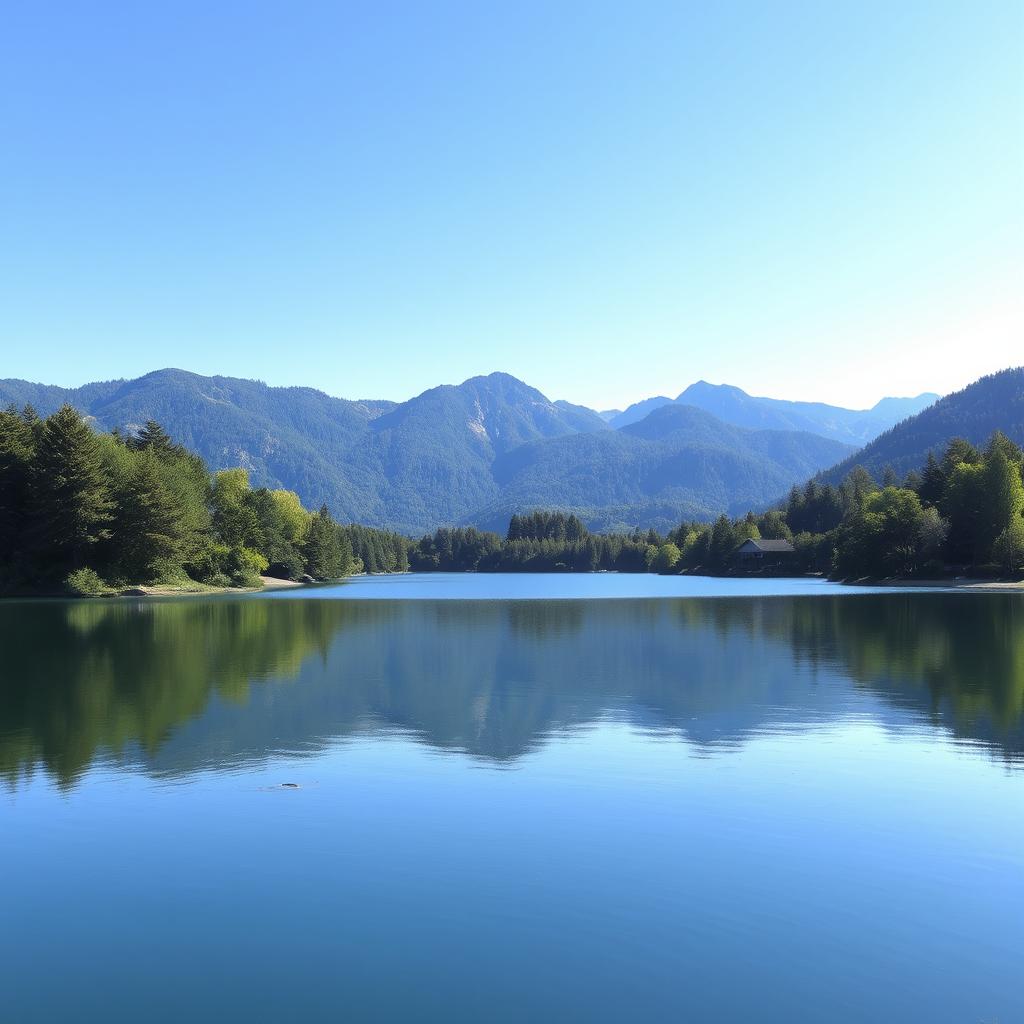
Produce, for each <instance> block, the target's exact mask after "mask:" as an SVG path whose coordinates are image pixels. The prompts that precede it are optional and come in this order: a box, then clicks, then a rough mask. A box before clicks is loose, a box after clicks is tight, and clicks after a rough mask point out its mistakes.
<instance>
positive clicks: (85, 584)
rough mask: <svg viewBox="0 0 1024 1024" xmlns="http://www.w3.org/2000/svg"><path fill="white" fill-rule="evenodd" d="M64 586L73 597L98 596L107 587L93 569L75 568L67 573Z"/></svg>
mask: <svg viewBox="0 0 1024 1024" xmlns="http://www.w3.org/2000/svg"><path fill="white" fill-rule="evenodd" d="M64 587H65V589H66V590H67V592H68V593H69V594H73V595H74V596H75V597H99V596H100V595H101V594H104V593H106V591H107V590H108V589H109V588H108V587H107V585H106V583H104V582H103V580H101V579H100V578H99V576H98V575H97V573H96V572H95V570H93V569H76V570H75V571H74V572H72V573H69V574H68V577H67V579H65V580H64Z"/></svg>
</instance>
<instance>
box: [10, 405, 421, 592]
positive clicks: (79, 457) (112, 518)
mask: <svg viewBox="0 0 1024 1024" xmlns="http://www.w3.org/2000/svg"><path fill="white" fill-rule="evenodd" d="M406 547H407V542H406V541H405V539H404V538H399V537H397V535H394V534H390V533H386V532H384V531H379V530H373V529H370V528H368V527H363V526H342V525H340V524H338V523H336V522H335V521H334V520H333V519H332V517H331V515H330V512H329V511H328V510H327V508H326V506H324V507H322V508H320V509H319V510H318V511H315V512H311V511H309V510H307V509H305V508H303V506H302V503H301V502H300V500H299V498H298V496H297V495H296V494H295V493H294V492H292V491H286V490H270V489H268V488H264V487H261V488H253V487H251V486H250V483H249V475H248V473H247V471H246V470H244V469H225V470H221V471H219V472H216V473H210V472H209V470H208V469H207V467H206V465H205V463H204V462H203V460H202V459H201V458H200V457H199V456H198V455H195V454H193V453H191V452H189V451H187V450H186V449H185V448H184V447H183V446H181V445H178V444H175V443H174V442H173V441H172V439H171V438H170V437H169V436H168V435H167V433H166V432H165V431H164V430H163V428H162V427H161V426H160V425H159V424H158V423H156V422H154V421H150V422H148V423H147V424H146V425H145V427H143V428H142V430H140V431H139V432H138V433H137V434H131V435H129V434H124V433H121V432H118V431H114V432H112V433H109V434H98V433H96V432H94V431H93V430H92V429H91V427H90V426H89V424H88V423H86V421H85V420H84V419H83V418H82V416H81V415H80V414H79V413H78V412H77V411H76V410H75V409H73V408H72V407H71V406H70V405H65V406H63V407H62V408H60V409H59V410H58V411H57V412H55V413H54V414H53V415H51V416H49V417H47V418H46V419H41V418H40V417H39V416H38V415H36V413H35V412H34V411H33V410H32V408H31V407H26V408H25V409H23V410H21V411H19V410H17V409H14V408H8V409H6V410H3V411H0V590H2V591H7V592H11V591H20V590H39V589H56V588H57V587H58V586H60V585H63V586H64V587H65V588H66V589H68V590H70V591H72V592H74V593H83V594H88V593H101V592H105V591H107V590H110V589H119V588H123V587H125V586H131V585H138V584H153V585H162V586H171V587H184V588H189V587H190V586H194V585H195V584H197V583H198V584H205V585H209V586H214V587H252V586H258V585H259V582H260V580H259V577H260V576H261V575H271V576H276V577H279V578H282V579H299V578H301V577H303V576H310V577H312V578H314V579H332V578H336V577H340V576H345V575H348V574H349V573H353V572H360V571H362V570H363V568H364V567H367V568H368V569H369V571H382V570H395V569H400V568H403V567H404V566H405V565H406V564H407V562H406V560H405V549H406Z"/></svg>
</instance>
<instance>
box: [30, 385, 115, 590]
mask: <svg viewBox="0 0 1024 1024" xmlns="http://www.w3.org/2000/svg"><path fill="white" fill-rule="evenodd" d="M30 504H31V509H32V522H31V524H30V527H29V535H30V538H31V543H32V548H33V550H34V551H35V552H36V553H37V554H38V555H39V557H40V559H41V561H42V562H43V563H45V564H46V565H47V566H48V567H49V569H50V570H51V571H54V572H66V571H67V570H69V569H76V568H78V567H80V566H82V565H83V564H85V560H86V558H87V556H88V554H89V552H90V551H91V550H92V549H93V547H94V545H95V544H96V543H97V541H99V540H102V539H103V538H104V537H106V536H107V534H108V529H107V527H108V524H109V522H110V518H111V507H112V506H111V500H110V487H109V483H108V480H107V477H106V474H105V472H104V469H103V461H102V456H101V452H100V446H99V441H98V440H97V438H96V435H95V434H94V433H93V432H92V431H91V430H90V429H89V427H88V426H87V425H86V424H85V422H84V421H83V419H82V417H81V416H79V414H78V413H77V412H76V411H75V410H74V409H73V408H71V406H70V405H64V406H61V408H60V409H58V410H57V412H55V413H54V414H53V415H52V416H50V417H49V418H48V419H46V420H45V421H44V422H43V424H42V427H41V429H40V430H39V436H38V441H37V448H36V456H35V459H34V460H33V466H32V475H31V502H30Z"/></svg>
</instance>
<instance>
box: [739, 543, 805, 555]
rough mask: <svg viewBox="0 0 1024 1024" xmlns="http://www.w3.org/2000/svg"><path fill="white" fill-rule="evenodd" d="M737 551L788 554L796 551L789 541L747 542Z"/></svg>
mask: <svg viewBox="0 0 1024 1024" xmlns="http://www.w3.org/2000/svg"><path fill="white" fill-rule="evenodd" d="M736 550H737V551H763V552H765V553H767V552H773V553H775V554H788V553H790V552H793V551H795V550H796V548H794V547H793V545H792V544H790V542H789V541H788V540H745V541H744V542H743V543H742V544H741V545H740V546H739V547H738V548H737V549H736Z"/></svg>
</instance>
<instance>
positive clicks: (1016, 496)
mask: <svg viewBox="0 0 1024 1024" xmlns="http://www.w3.org/2000/svg"><path fill="white" fill-rule="evenodd" d="M1022 461H1024V458H1022V452H1021V449H1020V448H1019V447H1018V446H1017V445H1016V444H1014V443H1013V442H1012V441H1010V440H1009V439H1008V438H1007V437H1006V436H1005V435H1003V434H1001V433H999V432H998V431H997V432H996V433H994V434H993V435H992V437H991V438H990V439H989V441H988V443H987V444H986V445H985V446H984V447H982V448H977V447H975V446H974V445H972V444H971V443H970V442H968V441H965V440H963V439H962V438H954V439H953V440H951V441H950V442H949V443H948V444H947V446H946V449H945V452H944V453H943V455H942V457H941V458H936V457H935V456H934V455H933V454H930V455H929V456H928V460H927V463H926V464H925V466H924V467H923V468H922V470H921V471H920V472H917V471H911V472H909V473H908V474H907V475H906V477H905V478H904V479H903V480H902V481H901V482H898V481H897V479H896V476H895V473H894V472H893V471H892V470H891V469H887V470H886V471H885V472H884V473H883V478H882V481H881V483H876V482H875V480H874V479H873V478H872V477H871V475H870V474H869V473H868V472H867V471H866V470H865V469H864V468H863V467H855V468H854V469H853V470H852V471H851V472H850V473H849V474H848V475H847V477H846V478H845V480H844V481H843V482H842V483H841V484H839V485H838V486H836V485H833V484H829V483H820V482H818V481H816V480H811V481H810V482H808V483H807V484H806V485H805V486H804V487H803V488H798V487H794V488H793V489H792V491H791V492H790V494H789V497H788V499H787V501H786V502H785V504H784V505H783V506H782V507H781V508H779V509H773V510H771V511H768V512H765V513H763V514H761V515H754V514H752V513H750V514H748V515H746V516H745V517H743V518H741V519H727V518H726V517H724V516H723V517H721V518H720V519H719V520H717V521H716V522H715V523H714V524H713V525H712V526H710V527H708V526H707V525H700V524H693V525H691V526H690V527H689V528H686V527H683V528H681V529H680V530H678V531H675V533H674V534H673V535H672V536H670V538H669V542H671V543H674V544H675V545H676V546H677V548H678V550H679V560H678V563H677V565H678V566H679V568H680V569H681V570H683V571H685V570H689V571H696V570H701V569H703V570H705V571H706V570H712V571H721V570H723V569H726V568H728V567H729V565H730V560H731V559H730V555H731V552H732V551H734V550H735V548H736V547H737V546H738V545H739V544H741V543H742V542H743V541H744V540H746V539H747V538H748V537H749V538H754V539H758V538H763V539H780V540H781V539H784V540H789V541H791V542H792V544H793V546H794V548H795V556H794V558H793V559H792V565H791V567H790V571H802V572H821V573H825V574H828V575H830V576H831V577H832V578H834V579H861V578H871V579H884V578H888V577H905V578H912V577H919V578H941V577H946V576H950V575H961V574H966V573H969V574H973V575H978V576H1017V575H1020V574H1021V573H1022V572H1024V478H1022V469H1021V467H1022Z"/></svg>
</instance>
